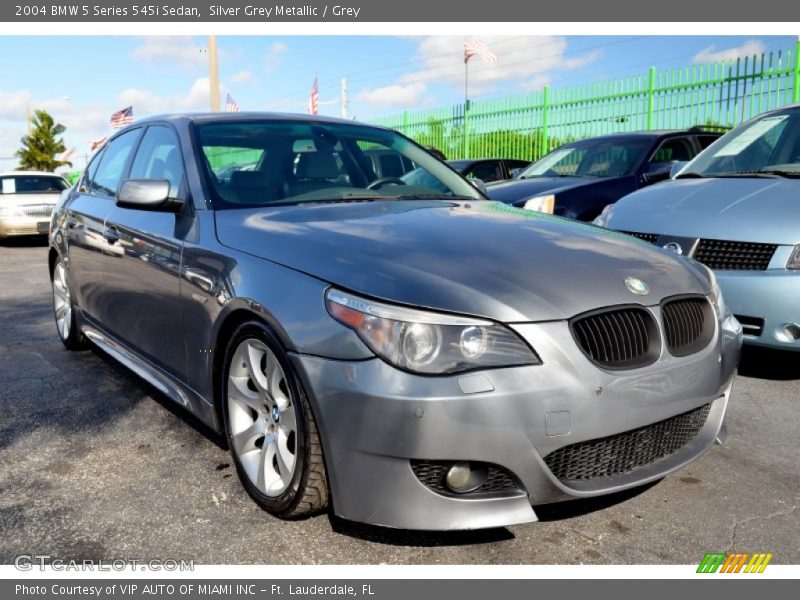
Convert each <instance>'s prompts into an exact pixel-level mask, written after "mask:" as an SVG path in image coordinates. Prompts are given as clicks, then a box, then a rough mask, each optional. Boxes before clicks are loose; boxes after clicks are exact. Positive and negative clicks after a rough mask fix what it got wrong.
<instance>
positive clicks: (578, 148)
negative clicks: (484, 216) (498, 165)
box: [488, 128, 722, 221]
mask: <svg viewBox="0 0 800 600" xmlns="http://www.w3.org/2000/svg"><path fill="white" fill-rule="evenodd" d="M720 135H722V133H721V132H719V131H710V130H706V129H704V128H695V129H690V130H684V131H648V132H640V133H615V134H611V135H604V136H600V137H594V138H589V139H586V140H581V141H579V142H573V143H570V144H564V145H563V146H560V147H559V148H557V149H556V150H553V151H552V152H550V153H549V154H547V155H546V156H544V157H542V158H541V159H539V160H537V161H536V162H534V163H532V164H531V165H530V166H529V167H527V168H526V169H523V170H522V171H521V172H520V173H519V174H518V175H517V176H516V177H515V178H514V179H513V180H512V181H508V182H503V183H497V184H494V185H490V186H488V193H489V196H490V197H491V198H493V199H495V200H500V201H501V202H505V203H506V204H511V205H513V206H518V207H525V208H527V209H529V210H538V211H541V212H545V213H550V214H555V215H560V216H564V217H569V218H571V219H579V220H581V221H591V220H592V219H594V218H595V217H596V216H597V215H599V214H600V212H601V211H602V210H603V208H605V207H606V206H607V205H609V204H613V203H614V202H616V201H617V200H619V199H620V198H622V197H623V196H625V195H626V194H630V193H631V192H633V191H636V190H637V189H640V188H643V187H646V186H648V185H651V184H653V183H656V182H658V181H664V180H665V179H668V178H669V175H670V170H671V169H672V165H673V164H674V163H676V162H682V161H689V160H691V159H692V158H694V157H695V156H696V155H697V154H698V153H699V152H700V151H701V150H702V149H703V148H705V147H707V146H708V145H709V144H711V143H713V142H714V141H715V140H716V139H717V138H719V136H720Z"/></svg>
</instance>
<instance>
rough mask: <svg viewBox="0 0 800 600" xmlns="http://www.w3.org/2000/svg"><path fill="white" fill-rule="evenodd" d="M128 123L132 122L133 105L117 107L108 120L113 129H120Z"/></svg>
mask: <svg viewBox="0 0 800 600" xmlns="http://www.w3.org/2000/svg"><path fill="white" fill-rule="evenodd" d="M130 123H133V106H128V107H127V108H121V109H119V110H118V111H117V112H115V113H114V114H113V115H111V120H110V121H109V122H108V124H109V125H111V127H113V128H114V129H120V128H121V127H125V125H128V124H130Z"/></svg>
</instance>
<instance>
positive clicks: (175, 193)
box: [130, 126, 184, 198]
mask: <svg viewBox="0 0 800 600" xmlns="http://www.w3.org/2000/svg"><path fill="white" fill-rule="evenodd" d="M183 174H184V169H183V159H182V158H181V151H180V147H179V142H178V136H177V135H175V132H174V131H173V130H172V129H170V128H169V127H163V126H156V127H149V128H148V129H147V132H146V133H145V134H144V137H143V138H142V143H141V144H139V149H138V150H137V151H136V158H135V159H134V161H133V166H132V167H131V173H130V178H131V179H166V180H167V181H169V183H170V196H171V197H172V198H178V197H179V196H180V189H181V184H182V182H183Z"/></svg>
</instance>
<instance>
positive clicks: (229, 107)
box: [225, 94, 239, 112]
mask: <svg viewBox="0 0 800 600" xmlns="http://www.w3.org/2000/svg"><path fill="white" fill-rule="evenodd" d="M225 112H239V105H238V104H236V101H235V100H234V99H233V98H231V95H230V94H228V97H227V98H226V99H225Z"/></svg>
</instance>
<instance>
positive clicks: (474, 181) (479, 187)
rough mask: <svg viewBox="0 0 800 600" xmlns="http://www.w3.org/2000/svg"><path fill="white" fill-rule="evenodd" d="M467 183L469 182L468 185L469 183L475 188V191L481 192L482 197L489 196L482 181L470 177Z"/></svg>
mask: <svg viewBox="0 0 800 600" xmlns="http://www.w3.org/2000/svg"><path fill="white" fill-rule="evenodd" d="M468 181H469V182H470V183H471V184H472V185H473V186H474V187H475V189H477V190H478V191H479V192H481V193H482V194H484V195H486V196H488V195H489V189H488V188H487V187H486V183H485V182H484V181H483V179H478V178H477V177H470V178H469V179H468Z"/></svg>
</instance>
